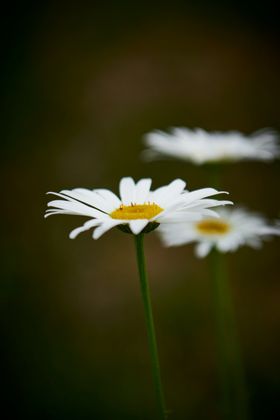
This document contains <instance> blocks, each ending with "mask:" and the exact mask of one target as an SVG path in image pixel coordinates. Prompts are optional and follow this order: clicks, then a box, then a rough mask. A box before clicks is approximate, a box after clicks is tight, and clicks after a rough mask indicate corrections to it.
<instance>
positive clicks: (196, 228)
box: [159, 208, 280, 257]
mask: <svg viewBox="0 0 280 420" xmlns="http://www.w3.org/2000/svg"><path fill="white" fill-rule="evenodd" d="M217 213H218V214H219V216H220V217H219V218H218V219H214V218H212V217H209V218H205V219H203V220H199V221H195V222H184V223H180V224H177V225H176V226H173V228H172V229H170V227H169V226H167V225H164V226H160V228H159V233H160V235H161V238H162V240H163V242H164V244H165V245H166V246H179V245H184V244H188V243H191V242H195V243H197V246H196V249H195V251H196V255H197V256H198V257H205V256H206V255H207V254H208V253H209V252H210V251H211V249H212V248H214V247H215V248H217V249H218V251H220V252H230V251H231V252H233V251H236V250H237V249H238V248H239V247H240V246H242V245H248V246H251V247H252V248H260V247H261V245H262V239H265V238H268V237H269V236H271V235H280V226H277V225H275V226H273V225H269V224H268V222H267V221H266V219H265V218H264V217H262V216H261V215H259V214H256V213H252V212H248V211H247V210H244V209H242V208H233V209H218V210H217Z"/></svg>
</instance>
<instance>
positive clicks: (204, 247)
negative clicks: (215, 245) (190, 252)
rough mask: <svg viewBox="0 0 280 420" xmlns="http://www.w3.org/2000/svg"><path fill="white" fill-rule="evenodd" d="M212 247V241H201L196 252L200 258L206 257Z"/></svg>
mask: <svg viewBox="0 0 280 420" xmlns="http://www.w3.org/2000/svg"><path fill="white" fill-rule="evenodd" d="M211 248H212V243H211V242H200V243H199V244H197V245H196V247H195V254H196V256H197V257H199V258H204V257H206V255H208V254H209V252H210V250H211Z"/></svg>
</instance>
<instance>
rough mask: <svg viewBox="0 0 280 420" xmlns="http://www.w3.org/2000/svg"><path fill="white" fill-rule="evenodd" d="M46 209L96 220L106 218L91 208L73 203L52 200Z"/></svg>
mask: <svg viewBox="0 0 280 420" xmlns="http://www.w3.org/2000/svg"><path fill="white" fill-rule="evenodd" d="M48 207H55V208H56V209H60V210H67V211H70V212H73V213H75V214H80V215H82V216H90V217H96V218H104V216H107V215H105V214H104V213H102V212H101V211H99V210H96V209H93V208H92V207H89V206H87V205H86V204H82V203H78V202H73V201H66V200H54V201H50V202H49V203H48Z"/></svg>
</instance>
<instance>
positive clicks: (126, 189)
mask: <svg viewBox="0 0 280 420" xmlns="http://www.w3.org/2000/svg"><path fill="white" fill-rule="evenodd" d="M120 197H121V201H122V203H123V204H125V205H128V206H129V205H130V204H131V203H134V202H135V183H134V180H133V179H132V178H131V177H126V178H122V179H121V181H120Z"/></svg>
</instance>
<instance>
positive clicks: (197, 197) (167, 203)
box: [45, 177, 232, 239]
mask: <svg viewBox="0 0 280 420" xmlns="http://www.w3.org/2000/svg"><path fill="white" fill-rule="evenodd" d="M151 183H152V180H151V179H149V178H145V179H141V180H140V181H138V182H137V183H135V182H134V180H133V179H132V178H130V177H126V178H122V179H121V181H120V186H119V190H120V198H119V197H118V196H117V195H116V194H114V193H113V192H112V191H110V190H107V189H94V190H89V189H85V188H76V189H73V190H62V191H60V192H59V193H55V192H50V193H49V194H54V195H56V196H58V197H59V198H60V199H59V200H54V201H50V202H49V203H48V207H50V208H49V209H48V210H47V211H46V214H45V217H48V216H50V215H53V214H76V215H81V216H87V217H89V218H90V219H89V220H88V221H86V222H85V223H84V224H83V226H81V227H78V228H76V229H74V230H73V231H72V232H71V233H70V238H71V239H73V238H75V237H76V236H77V235H78V234H80V233H81V232H84V231H87V230H89V229H91V228H94V232H93V238H94V239H98V238H99V237H100V236H101V235H103V234H104V233H105V232H106V231H108V230H109V229H111V228H113V227H115V226H120V227H123V228H124V229H127V230H128V231H129V232H132V233H133V234H134V235H138V234H139V233H141V232H143V231H144V232H147V231H149V230H152V229H153V228H155V227H157V226H158V224H161V223H163V224H164V223H167V224H170V223H172V224H174V223H179V222H182V221H190V220H192V221H198V220H201V219H202V218H203V217H206V216H207V217H215V216H217V214H216V213H215V212H214V211H213V210H211V209H210V208H211V207H216V206H219V205H224V204H232V203H231V202H230V201H219V200H214V199H211V198H208V197H210V196H213V195H215V194H219V193H221V192H224V191H217V190H216V189H214V188H202V189H199V190H195V191H192V192H188V191H186V190H185V186H186V183H185V182H184V181H183V180H181V179H176V180H174V181H173V182H171V183H170V184H169V185H166V186H164V187H161V188H157V189H156V190H154V191H151ZM206 197H207V198H206Z"/></svg>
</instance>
